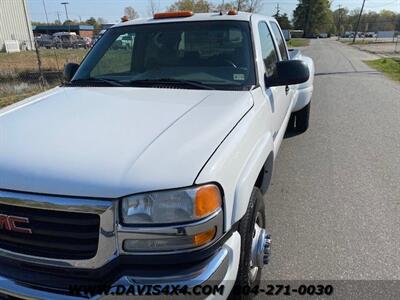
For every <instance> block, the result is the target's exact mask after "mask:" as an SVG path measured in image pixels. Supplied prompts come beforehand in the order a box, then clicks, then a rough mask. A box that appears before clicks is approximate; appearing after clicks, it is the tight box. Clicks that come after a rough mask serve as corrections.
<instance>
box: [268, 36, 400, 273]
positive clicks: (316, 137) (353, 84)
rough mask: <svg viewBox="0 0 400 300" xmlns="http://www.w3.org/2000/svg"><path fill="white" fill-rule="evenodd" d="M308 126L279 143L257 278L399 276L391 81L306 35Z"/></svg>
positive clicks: (352, 52)
mask: <svg viewBox="0 0 400 300" xmlns="http://www.w3.org/2000/svg"><path fill="white" fill-rule="evenodd" d="M302 51H303V52H304V53H305V54H306V55H308V56H311V57H312V58H313V59H314V62H315V65H316V77H315V89H314V95H313V100H312V106H311V120H310V126H311V127H310V129H309V130H308V131H307V132H306V133H305V134H303V135H300V136H297V137H293V138H290V139H286V140H284V141H283V143H282V146H281V149H280V152H279V155H278V158H277V161H276V163H275V166H274V175H273V179H272V185H271V187H270V190H269V191H268V193H267V195H266V203H267V204H266V208H267V227H268V229H269V230H270V232H271V234H272V241H273V245H272V251H273V253H272V258H271V262H270V264H269V265H268V266H266V269H265V271H264V272H263V279H266V280H295V279H296V280H341V279H346V280H348V279H352V280H361V279H368V280H395V279H397V280H399V279H400V84H398V83H396V82H394V81H391V80H389V79H387V78H385V77H384V76H383V75H382V74H380V73H378V72H376V71H374V70H373V69H371V68H369V67H368V66H367V65H365V64H364V63H363V62H362V60H368V59H374V56H372V55H370V54H367V53H364V52H360V51H358V50H356V49H354V48H351V47H350V46H347V45H342V44H340V43H339V42H336V41H334V40H322V39H320V40H313V41H312V43H311V45H310V46H309V47H307V48H304V49H302Z"/></svg>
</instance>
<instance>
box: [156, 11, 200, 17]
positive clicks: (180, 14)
mask: <svg viewBox="0 0 400 300" xmlns="http://www.w3.org/2000/svg"><path fill="white" fill-rule="evenodd" d="M191 16H193V12H192V11H190V10H179V11H171V12H163V13H156V14H154V19H168V18H185V17H191Z"/></svg>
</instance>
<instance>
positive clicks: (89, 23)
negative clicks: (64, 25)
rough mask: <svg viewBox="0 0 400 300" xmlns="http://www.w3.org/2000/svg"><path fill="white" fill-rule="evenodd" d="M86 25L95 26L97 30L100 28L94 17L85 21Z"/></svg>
mask: <svg viewBox="0 0 400 300" xmlns="http://www.w3.org/2000/svg"><path fill="white" fill-rule="evenodd" d="M85 24H88V25H92V26H94V27H96V28H97V27H98V26H99V24H98V23H97V20H96V19H95V18H93V17H91V18H89V19H87V20H86V21H85Z"/></svg>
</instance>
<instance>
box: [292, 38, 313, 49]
mask: <svg viewBox="0 0 400 300" xmlns="http://www.w3.org/2000/svg"><path fill="white" fill-rule="evenodd" d="M308 45H310V40H309V39H302V38H294V39H291V40H289V42H288V47H290V48H293V47H306V46H308Z"/></svg>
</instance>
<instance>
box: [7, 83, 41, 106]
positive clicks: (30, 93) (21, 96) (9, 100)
mask: <svg viewBox="0 0 400 300" xmlns="http://www.w3.org/2000/svg"><path fill="white" fill-rule="evenodd" d="M42 91H43V90H41V89H39V88H37V89H33V90H30V91H27V92H25V93H22V94H14V95H8V96H1V95H0V109H1V108H3V107H6V106H7V105H11V104H13V103H15V102H18V101H21V100H24V99H25V98H28V97H31V96H33V95H36V94H38V93H40V92H42Z"/></svg>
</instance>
